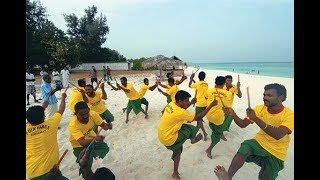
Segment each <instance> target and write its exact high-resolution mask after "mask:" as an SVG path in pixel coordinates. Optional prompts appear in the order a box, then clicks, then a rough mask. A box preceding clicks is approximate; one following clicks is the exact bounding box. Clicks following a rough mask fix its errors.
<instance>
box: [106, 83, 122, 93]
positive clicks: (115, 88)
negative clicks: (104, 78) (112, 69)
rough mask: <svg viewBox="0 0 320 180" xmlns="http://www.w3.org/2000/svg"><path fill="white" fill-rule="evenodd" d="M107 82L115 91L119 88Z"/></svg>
mask: <svg viewBox="0 0 320 180" xmlns="http://www.w3.org/2000/svg"><path fill="white" fill-rule="evenodd" d="M107 84H108V85H109V86H111V88H112V89H113V90H115V91H118V90H120V88H117V87H114V86H113V85H112V84H111V83H110V82H109V81H108V82H107Z"/></svg>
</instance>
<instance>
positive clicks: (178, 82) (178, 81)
mask: <svg viewBox="0 0 320 180" xmlns="http://www.w3.org/2000/svg"><path fill="white" fill-rule="evenodd" d="M172 75H173V74H169V75H168V74H167V78H168V81H167V83H166V84H165V85H163V84H161V82H159V86H161V87H163V88H166V93H168V91H169V89H170V88H171V86H173V85H170V83H169V78H172V79H173V84H175V85H179V84H181V83H183V81H184V80H186V79H187V76H185V75H182V77H181V79H180V80H177V79H175V78H174V77H172ZM177 87H178V86H177ZM158 90H159V88H158ZM171 101H172V99H171V96H167V103H168V104H169V103H170V102H171Z"/></svg>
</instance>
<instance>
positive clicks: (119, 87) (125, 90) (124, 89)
mask: <svg viewBox="0 0 320 180" xmlns="http://www.w3.org/2000/svg"><path fill="white" fill-rule="evenodd" d="M116 84H117V87H118V89H122V90H123V91H124V92H126V93H128V92H130V89H126V88H124V87H122V86H120V85H119V84H118V83H116Z"/></svg>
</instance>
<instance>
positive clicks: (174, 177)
mask: <svg viewBox="0 0 320 180" xmlns="http://www.w3.org/2000/svg"><path fill="white" fill-rule="evenodd" d="M171 177H172V178H173V179H180V176H179V173H173V174H172V176H171Z"/></svg>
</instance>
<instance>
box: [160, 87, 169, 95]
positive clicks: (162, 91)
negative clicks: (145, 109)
mask: <svg viewBox="0 0 320 180" xmlns="http://www.w3.org/2000/svg"><path fill="white" fill-rule="evenodd" d="M158 91H159V92H160V93H161V94H163V95H165V96H170V95H169V94H167V93H165V92H163V91H162V89H159V88H158Z"/></svg>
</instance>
